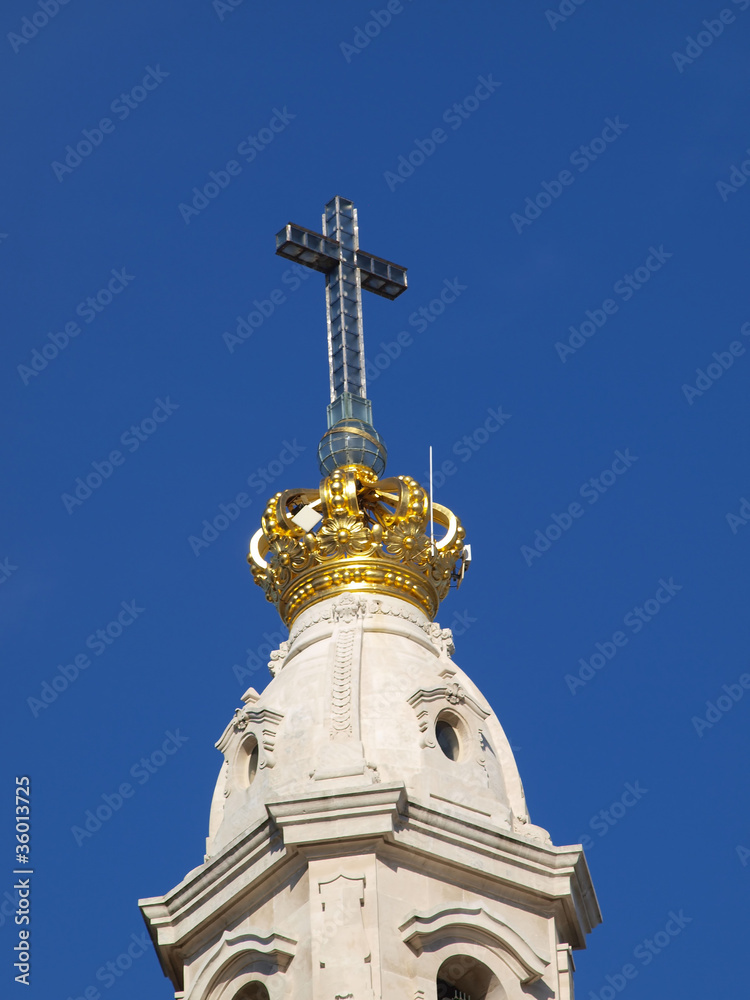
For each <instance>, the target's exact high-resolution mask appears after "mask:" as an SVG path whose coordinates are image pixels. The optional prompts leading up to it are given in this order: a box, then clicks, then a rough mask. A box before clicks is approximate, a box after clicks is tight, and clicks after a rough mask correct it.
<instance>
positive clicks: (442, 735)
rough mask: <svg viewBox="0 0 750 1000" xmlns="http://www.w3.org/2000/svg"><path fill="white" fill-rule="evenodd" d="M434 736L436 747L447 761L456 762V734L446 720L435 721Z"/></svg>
mask: <svg viewBox="0 0 750 1000" xmlns="http://www.w3.org/2000/svg"><path fill="white" fill-rule="evenodd" d="M435 736H436V737H437V742H438V746H439V747H440V749H441V750H442V751H443V753H444V754H445V756H446V757H447V758H448V760H458V749H459V747H458V733H457V732H456V730H455V729H454V728H453V726H452V725H451V724H450V722H448V721H447V719H438V720H437V722H436V723H435Z"/></svg>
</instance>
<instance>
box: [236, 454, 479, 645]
mask: <svg viewBox="0 0 750 1000" xmlns="http://www.w3.org/2000/svg"><path fill="white" fill-rule="evenodd" d="M321 518H322V521H321ZM433 523H435V524H437V525H439V526H440V527H441V528H444V529H445V533H444V534H443V536H442V537H441V538H439V539H434V538H433V537H432V524H433ZM261 524H262V527H261V528H260V529H259V530H258V531H257V532H256V534H255V535H254V536H253V539H252V541H251V543H250V554H249V555H248V557H247V561H248V562H249V563H250V566H251V568H252V572H253V578H254V580H255V582H256V583H257V584H258V585H259V586H261V587H262V588H263V590H264V591H265V594H266V599H267V600H269V601H271V602H272V603H273V604H275V605H276V607H277V608H278V611H279V614H280V615H281V617H282V619H283V621H284V622H285V624H286V625H288V626H289V625H291V623H292V622H293V621H294V619H295V618H296V617H297V615H299V614H300V612H301V611H304V609H305V608H308V607H310V605H312V604H315V603H316V602H317V601H321V600H323V599H324V598H326V597H334V596H335V595H337V594H341V593H344V592H352V591H357V592H366V593H378V594H382V593H386V594H390V595H391V596H393V597H400V598H403V599H404V600H407V601H410V602H411V603H412V604H414V605H416V606H417V607H418V608H421V609H422V610H423V611H425V612H426V614H427V615H428V616H429V618H430V619H433V618H434V617H435V615H436V614H437V610H438V606H439V604H440V601H441V600H442V599H443V598H444V597H445V595H446V594H447V592H448V588H449V587H450V583H451V579H452V578H454V577H455V576H456V575H457V574H456V566H457V563H458V562H459V560H462V559H463V553H464V543H463V539H464V535H465V531H464V529H463V528H462V527H461V524H460V522H459V520H458V518H456V516H455V514H453V513H452V512H451V511H450V510H448V508H447V507H443V506H441V505H440V504H436V503H433V504H432V517H430V500H429V497H428V494H427V492H426V491H425V490H424V489H423V488H422V487H421V486H420V485H419V483H418V482H416V480H414V479H411V478H410V477H409V476H397V477H394V478H389V479H382V480H379V479H378V478H377V476H376V475H375V473H373V471H372V469H370V468H368V467H366V466H364V465H344V466H342V467H340V468H337V469H335V470H334V471H333V472H332V473H331V474H330V475H329V476H327V477H326V478H325V479H323V480H322V482H321V484H320V487H319V488H318V489H296V490H286V491H285V492H283V493H277V494H276V495H275V496H274V497H272V498H271V499H270V500H269V501H268V505H267V506H266V509H265V512H264V514H263V517H262V519H261ZM312 527H316V530H315V531H314V532H313V530H312Z"/></svg>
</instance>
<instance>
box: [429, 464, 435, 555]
mask: <svg viewBox="0 0 750 1000" xmlns="http://www.w3.org/2000/svg"><path fill="white" fill-rule="evenodd" d="M430 552H431V553H432V554H433V555H434V554H435V522H434V520H433V517H432V445H430Z"/></svg>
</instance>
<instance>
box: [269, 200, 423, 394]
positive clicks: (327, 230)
mask: <svg viewBox="0 0 750 1000" xmlns="http://www.w3.org/2000/svg"><path fill="white" fill-rule="evenodd" d="M276 253H277V254H279V255H280V256H281V257H287V258H288V259H289V260H294V261H296V262H297V263H298V264H304V265H305V266H306V267H312V268H313V269H314V270H316V271H322V272H323V274H325V276H326V318H327V323H328V368H329V373H330V382H331V403H333V402H334V401H335V400H337V399H338V398H339V397H340V396H341V395H342V394H343V393H350V394H351V395H352V396H359V397H360V398H362V399H366V398H367V387H366V384H365V345H364V336H363V332H362V289H363V288H365V289H367V291H369V292H375V294H376V295H382V296H383V297H384V298H386V299H395V298H396V297H397V296H399V295H400V294H401V293H402V292H405V291H406V268H405V267H399V266H398V264H392V263H391V262H390V261H388V260H383V258H382V257H373V256H372V254H368V253H363V252H362V251H361V250H360V249H359V227H358V225H357V209H356V208H355V207H354V205H353V204H352V203H351V202H350V201H347V199H346V198H341V197H339V196H338V195H337V196H336V197H335V198H334V199H333V200H332V201H329V202H328V204H327V205H326V207H325V212H324V213H323V233H322V234H321V233H315V232H313V231H312V230H311V229H303V228H302V226H295V225H292V223H289V224H288V225H287V226H285V227H284V229H282V230H281V232H279V233H277V234H276Z"/></svg>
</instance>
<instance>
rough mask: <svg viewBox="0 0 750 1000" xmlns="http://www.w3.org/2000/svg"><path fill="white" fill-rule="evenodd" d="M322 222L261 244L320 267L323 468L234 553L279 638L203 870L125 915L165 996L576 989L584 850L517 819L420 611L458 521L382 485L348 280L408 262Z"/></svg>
mask: <svg viewBox="0 0 750 1000" xmlns="http://www.w3.org/2000/svg"><path fill="white" fill-rule="evenodd" d="M323 229H324V232H323V234H317V233H312V232H311V231H309V230H303V229H301V227H293V226H291V225H290V226H287V227H286V229H285V230H282V232H281V233H280V234H279V235H278V237H277V252H279V253H281V254H282V255H283V256H287V257H291V258H292V259H296V260H298V261H299V262H300V263H303V264H306V265H308V266H312V267H314V268H315V269H317V270H320V271H323V272H324V273H325V274H326V298H327V305H328V335H329V359H330V360H331V396H332V402H331V405H330V406H329V408H328V423H329V430H328V431H327V432H326V434H325V435H324V437H323V440H322V442H321V446H320V449H319V457H320V463H321V472H322V474H323V479H322V481H321V483H320V486H319V487H316V488H308V489H291V490H287V491H286V492H283V493H278V494H276V496H274V497H273V498H272V499H271V500H270V501H269V503H268V505H267V507H266V509H265V512H264V515H263V518H262V527H261V528H260V530H259V531H258V532H257V533H256V535H255V536H254V537H253V540H252V543H251V548H250V555H249V557H248V561H249V562H250V565H251V568H252V571H253V576H254V578H255V581H256V582H257V583H258V584H259V585H260V586H262V588H263V589H264V591H265V594H266V597H267V598H268V600H270V601H272V602H273V603H274V604H275V605H276V607H277V608H278V611H279V614H280V615H281V618H282V619H283V621H284V623H285V624H286V625H287V626H288V628H289V639H288V641H286V642H284V643H282V645H281V647H280V648H279V649H278V650H276V651H275V652H274V653H272V656H271V662H270V663H269V668H270V671H271V674H272V675H273V678H272V680H271V682H270V683H269V684H268V686H267V687H266V688H265V690H264V691H263V693H262V694H259V693H258V692H257V691H256V690H255V689H253V688H250V690H249V691H247V692H246V693H245V694H244V695H243V697H242V701H243V707H242V708H237V709H236V710H235V712H234V716H233V718H232V719H231V720H230V722H229V724H228V726H227V727H226V729H225V731H224V732H223V734H222V735H221V738H220V739H219V741H218V743H217V744H216V746H217V748H218V749H219V751H220V752H221V754H222V755H223V764H222V766H221V771H220V774H219V779H218V781H217V784H216V791H215V793H214V797H213V801H212V804H211V814H210V822H209V835H208V839H207V846H206V856H205V861H204V863H203V864H202V865H200V866H199V867H198V868H195V869H194V870H193V871H191V872H190V873H188V875H187V876H186V877H185V878H184V879H183V881H182V882H181V883H180V884H179V885H178V886H176V887H175V888H174V889H172V890H171V891H170V892H168V893H167V894H166V895H164V896H161V897H153V898H150V899H143V900H141V901H140V906H141V910H142V912H143V915H144V918H145V920H146V923H147V925H148V927H149V930H150V933H151V936H152V939H153V941H154V945H155V947H156V950H157V953H158V956H159V960H160V962H161V965H162V968H163V969H164V972H165V974H166V975H167V976H169V977H170V979H171V980H172V982H173V984H174V989H175V997H176V998H178V1000H183V998H184V1000H287V998H288V1000H292V998H294V1000H380V998H387V1000H443V998H446V1000H452V998H458V1000H467V998H468V1000H529V998H536V1000H553V998H555V1000H572V997H573V982H572V970H573V961H572V957H571V949H577V948H583V947H585V938H586V934H587V933H588V932H589V931H590V930H591V929H592V928H593V927H594V926H596V924H598V923H599V921H600V919H601V917H600V914H599V908H598V905H597V901H596V896H595V893H594V889H593V886H592V884H591V879H590V876H589V872H588V868H587V865H586V861H585V858H584V856H583V851H582V849H581V847H580V845H573V846H568V847H555V846H554V845H553V844H552V843H551V841H550V837H549V835H548V834H547V832H546V831H545V830H542V829H541V828H539V827H537V826H534V825H533V824H532V823H531V822H530V820H529V816H528V813H527V810H526V805H525V801H524V794H523V788H522V785H521V780H520V777H519V775H518V770H517V768H516V764H515V760H514V758H513V753H512V751H511V748H510V745H509V743H508V740H507V739H506V737H505V734H504V732H503V729H502V727H501V725H500V722H499V721H498V719H497V717H496V716H495V714H494V712H493V711H492V709H491V707H490V706H489V705H488V704H487V702H486V701H485V699H484V698H483V696H482V694H481V692H480V691H479V690H478V689H477V687H476V686H475V685H474V684H473V683H472V681H471V679H470V678H469V676H468V675H467V674H465V673H464V672H463V671H462V670H461V668H460V667H459V666H458V664H457V663H456V662H455V661H454V659H453V654H454V646H453V641H452V637H451V634H450V630H448V629H443V628H441V627H440V625H439V624H437V623H436V622H435V621H434V618H435V615H436V614H437V611H438V607H439V603H440V601H441V600H442V598H443V597H445V595H446V593H447V591H448V588H449V587H450V585H451V583H452V582H458V581H460V578H461V577H462V575H463V570H464V569H465V567H466V565H467V558H466V556H467V551H466V547H465V546H464V542H463V538H464V531H463V528H462V527H461V525H460V522H459V521H458V519H457V518H456V517H455V515H454V514H453V513H452V512H451V511H449V510H448V509H447V508H445V507H442V506H440V505H438V504H435V503H432V502H431V497H430V495H429V493H428V491H426V490H425V489H424V488H423V487H422V486H420V485H419V484H418V483H417V482H416V481H415V480H413V479H411V478H409V477H408V476H398V477H394V478H383V471H384V469H385V459H386V453H385V446H384V444H383V442H382V439H381V438H380V436H379V435H378V434H377V432H376V431H375V428H374V427H373V426H372V416H371V408H370V403H369V400H367V398H366V394H365V385H364V349H363V345H362V332H361V290H362V288H365V289H368V290H370V291H375V292H376V293H377V294H384V295H386V297H389V298H395V297H396V295H398V294H400V292H401V291H403V290H404V289H405V288H406V275H405V271H404V269H403V268H397V266H396V265H392V264H390V263H389V262H388V261H383V260H381V259H380V258H373V257H372V256H370V255H365V254H362V253H361V252H360V251H359V248H358V230H357V217H356V211H355V210H354V208H353V206H352V205H351V202H347V201H345V200H344V199H341V198H336V199H333V201H332V202H330V203H329V204H328V205H327V206H326V214H325V215H324V223H323ZM389 269H391V270H389ZM378 280H380V282H381V284H380V286H378V285H377V282H378ZM388 285H390V288H388V287H387V286H388ZM342 369H343V370H342ZM435 526H437V528H435Z"/></svg>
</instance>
